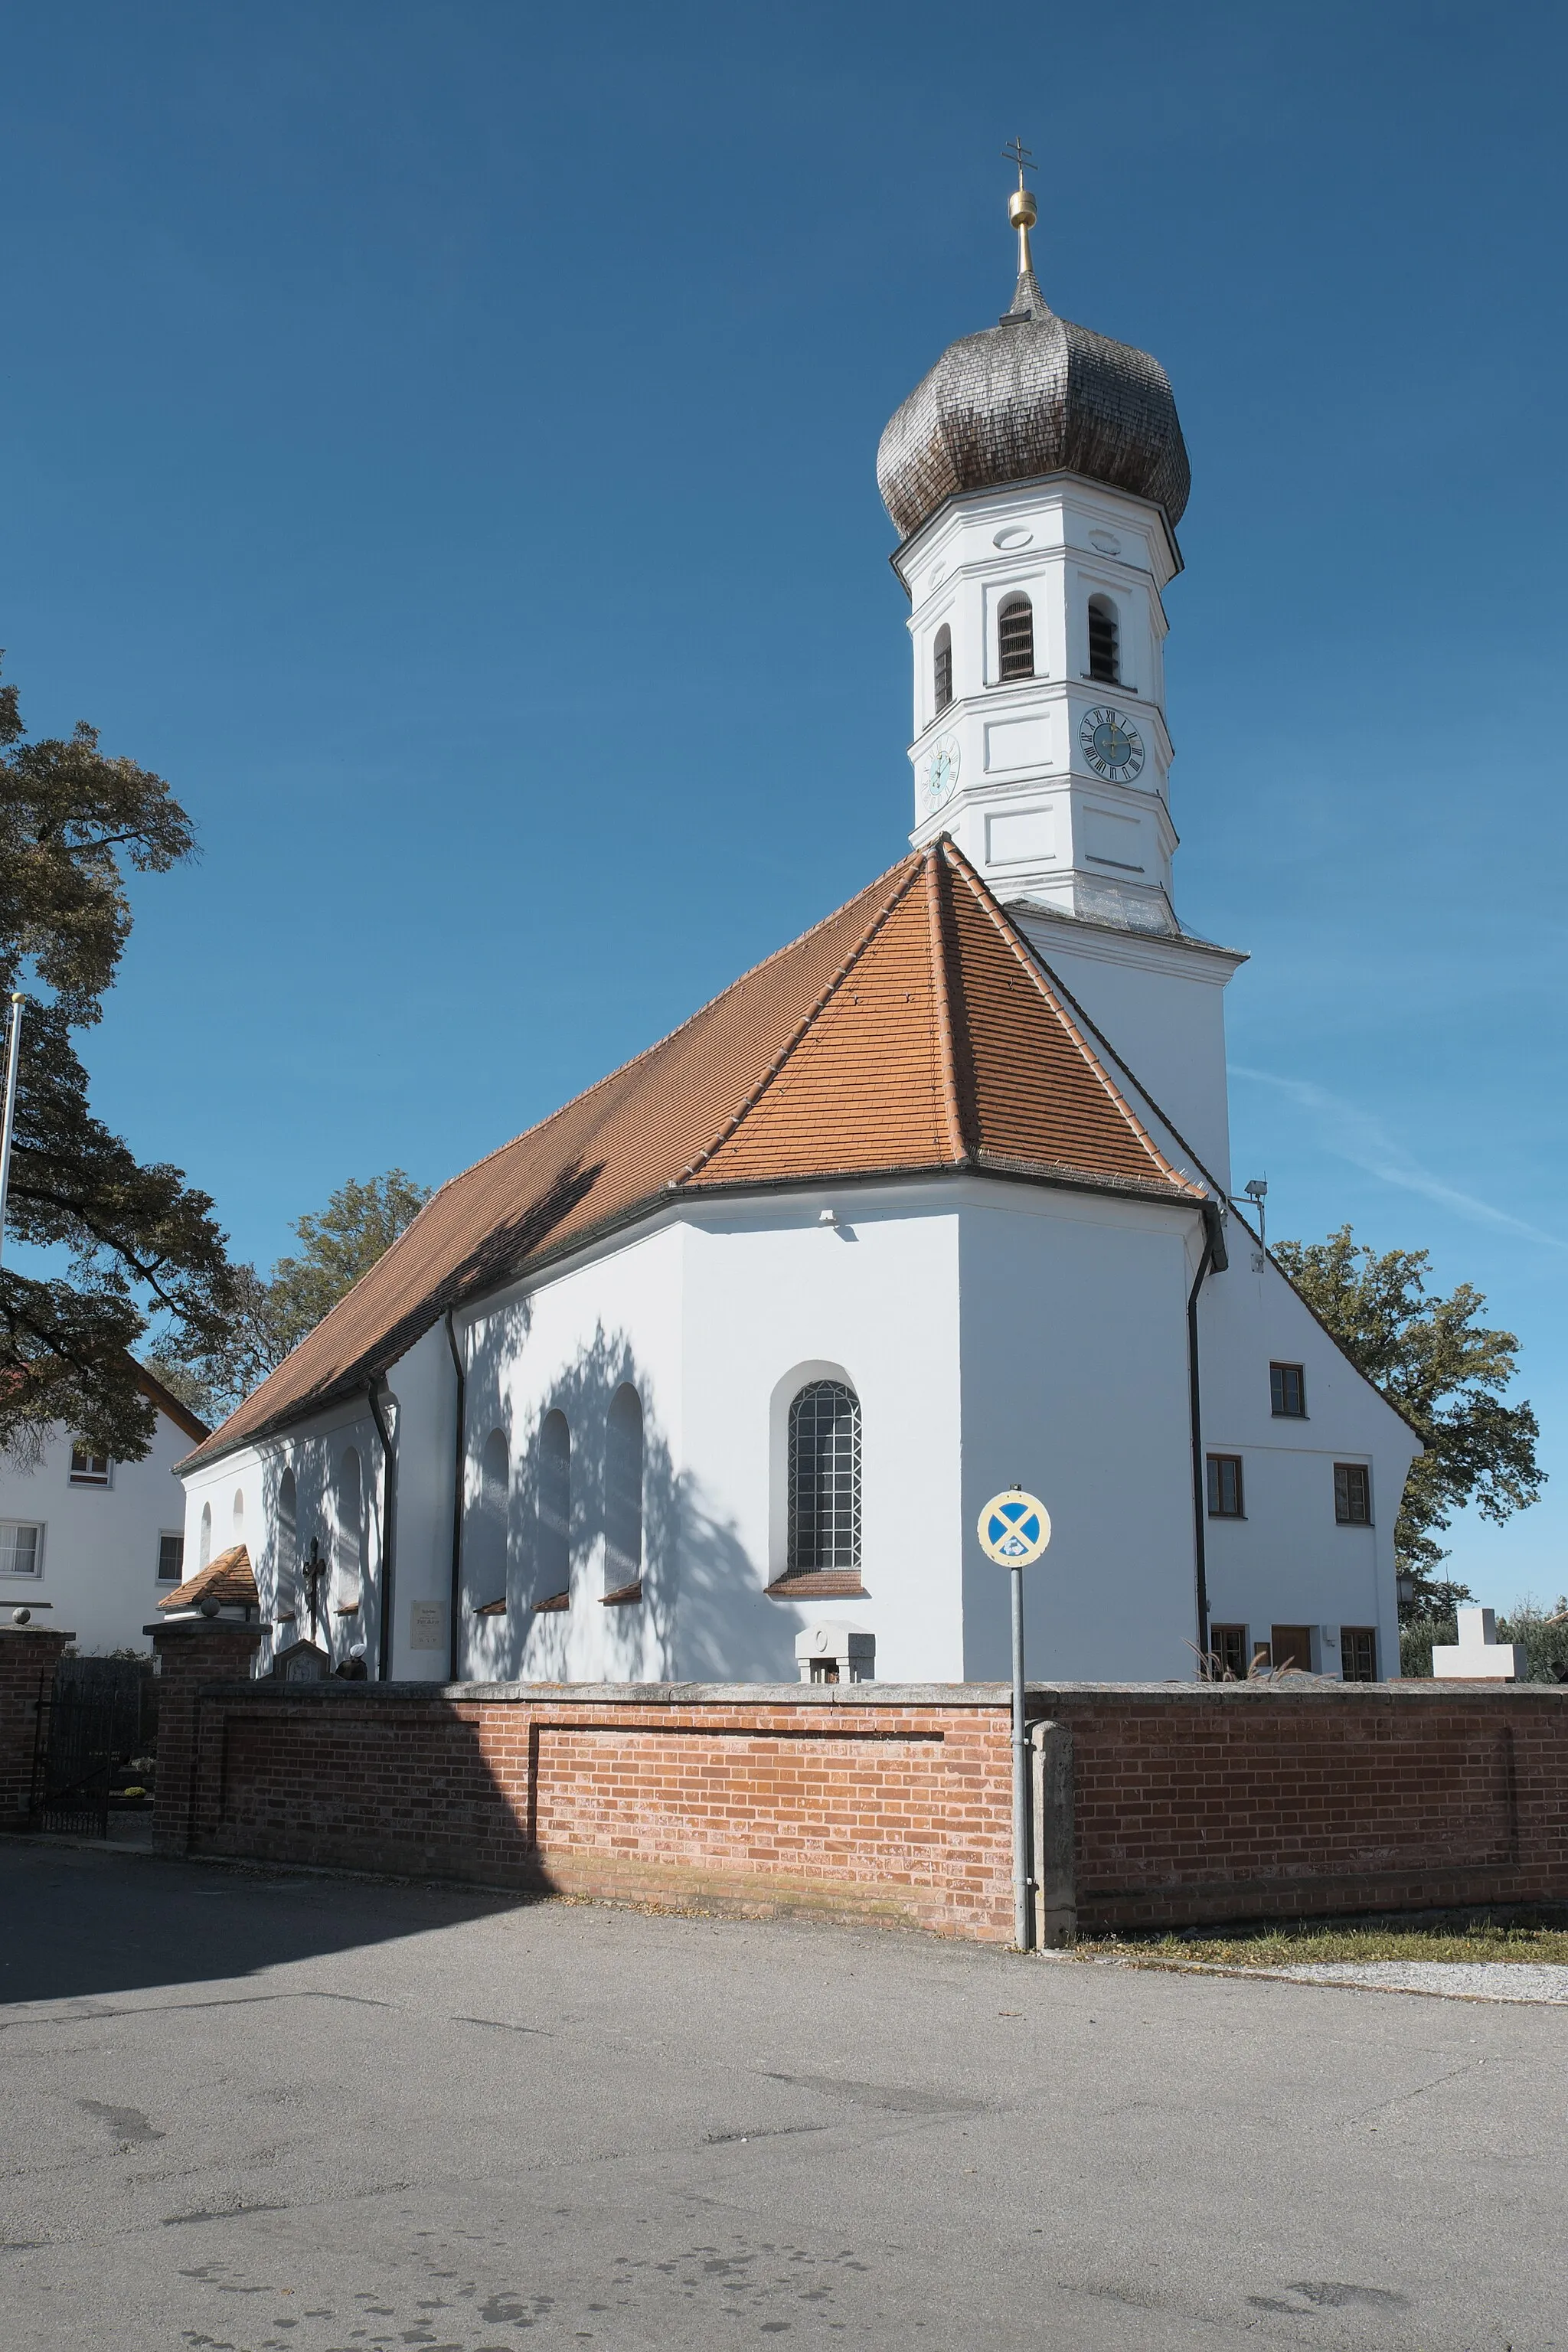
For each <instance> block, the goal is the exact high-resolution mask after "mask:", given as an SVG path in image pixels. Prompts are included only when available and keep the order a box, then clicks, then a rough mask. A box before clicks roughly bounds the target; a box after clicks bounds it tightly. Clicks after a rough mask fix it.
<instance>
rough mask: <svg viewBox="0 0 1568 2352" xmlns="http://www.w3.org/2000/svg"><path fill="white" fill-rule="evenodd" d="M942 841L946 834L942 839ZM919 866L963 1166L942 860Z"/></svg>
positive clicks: (956, 1151)
mask: <svg viewBox="0 0 1568 2352" xmlns="http://www.w3.org/2000/svg"><path fill="white" fill-rule="evenodd" d="M943 838H944V839H945V835H944V836H943ZM922 864H923V865H924V867H925V885H926V892H925V897H926V928H927V931H928V933H929V936H930V939H931V977H932V981H933V982H934V984H935V987H936V1011H937V1036H938V1039H939V1041H940V1045H941V1054H942V1097H943V1107H944V1108H945V1110H946V1113H947V1126H948V1137H949V1140H950V1141H951V1143H952V1157H953V1160H954V1163H955V1164H956V1165H958V1166H962V1165H963V1163H964V1161H965V1160H968V1159H969V1157H970V1150H969V1139H968V1137H967V1136H966V1135H965V1133H964V1131H963V1104H962V1102H961V1101H960V1098H959V1092H958V1066H957V1041H956V1039H955V1037H954V1035H953V1023H952V981H951V977H950V974H949V971H948V961H947V931H946V927H945V925H944V924H943V922H942V866H943V861H942V859H941V858H939V857H938V856H934V855H933V854H932V853H931V851H928V852H927V854H926V856H925V857H924V859H923V860H922Z"/></svg>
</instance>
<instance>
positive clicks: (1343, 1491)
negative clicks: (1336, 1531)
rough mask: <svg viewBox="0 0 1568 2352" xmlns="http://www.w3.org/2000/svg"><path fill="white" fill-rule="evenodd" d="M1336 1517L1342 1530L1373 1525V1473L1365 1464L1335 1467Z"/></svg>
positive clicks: (1338, 1464)
mask: <svg viewBox="0 0 1568 2352" xmlns="http://www.w3.org/2000/svg"><path fill="white" fill-rule="evenodd" d="M1334 1517H1335V1518H1336V1519H1338V1521H1339V1523H1340V1525H1341V1527H1342V1528H1370V1527H1371V1525H1372V1473H1371V1471H1370V1470H1369V1469H1368V1468H1367V1466H1366V1464H1365V1463H1364V1462H1336V1463H1335V1465H1334Z"/></svg>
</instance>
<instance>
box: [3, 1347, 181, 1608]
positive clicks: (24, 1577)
mask: <svg viewBox="0 0 1568 2352" xmlns="http://www.w3.org/2000/svg"><path fill="white" fill-rule="evenodd" d="M137 1384H138V1386H139V1387H140V1388H141V1390H142V1394H143V1396H145V1397H146V1398H147V1399H148V1400H149V1402H151V1403H152V1404H153V1407H154V1409H155V1412H156V1416H157V1418H156V1422H155V1424H154V1428H153V1443H152V1445H151V1447H150V1448H149V1450H148V1452H147V1454H145V1455H144V1456H143V1458H142V1460H141V1461H140V1462H117V1461H114V1460H113V1459H111V1458H110V1456H109V1455H108V1454H95V1453H93V1452H92V1451H91V1450H90V1448H89V1447H88V1446H86V1445H83V1444H81V1443H80V1442H79V1440H78V1439H76V1438H74V1437H73V1436H72V1435H71V1433H70V1432H69V1430H68V1429H66V1428H64V1427H60V1428H56V1429H54V1430H51V1431H50V1433H49V1435H48V1437H47V1441H46V1443H45V1446H44V1453H43V1459H42V1461H41V1462H40V1463H39V1464H38V1465H37V1468H36V1469H31V1470H23V1469H18V1468H16V1466H15V1465H13V1464H12V1463H10V1462H9V1461H7V1460H5V1459H4V1458H3V1457H0V1610H5V1611H10V1610H14V1609H22V1608H25V1609H27V1610H28V1611H30V1612H32V1613H33V1615H34V1616H35V1617H36V1619H37V1622H38V1623H39V1624H40V1625H48V1624H54V1625H59V1626H63V1627H65V1628H66V1629H67V1630H68V1631H69V1632H71V1633H75V1635H76V1645H77V1648H78V1649H79V1651H81V1652H84V1653H93V1654H100V1655H101V1654H104V1653H105V1652H107V1651H110V1650H142V1651H144V1650H146V1649H147V1647H148V1643H147V1641H146V1639H145V1635H144V1628H145V1626H146V1624H147V1622H148V1617H149V1614H150V1612H151V1611H152V1610H153V1608H154V1607H156V1605H157V1604H158V1602H159V1601H162V1600H163V1599H164V1598H165V1597H166V1596H167V1594H169V1593H170V1592H172V1591H174V1589H175V1588H176V1587H177V1586H178V1584H179V1582H180V1580H181V1577H182V1574H183V1572H184V1549H185V1535H184V1526H185V1498H184V1490H183V1489H182V1487H181V1485H180V1479H179V1473H178V1470H177V1468H176V1466H175V1465H177V1464H178V1463H179V1462H180V1461H181V1460H182V1459H183V1458H184V1456H185V1455H186V1454H189V1452H190V1450H191V1443H192V1440H193V1439H196V1440H200V1439H202V1438H204V1437H205V1435H206V1433H207V1430H206V1423H205V1422H203V1421H199V1420H198V1419H197V1418H196V1416H195V1413H193V1412H190V1411H189V1410H188V1409H187V1407H186V1406H184V1404H182V1403H181V1402H180V1400H179V1398H178V1397H176V1396H174V1395H172V1394H171V1393H170V1391H168V1390H167V1389H166V1388H165V1387H164V1386H163V1382H162V1381H159V1380H157V1379H155V1378H154V1377H153V1374H152V1373H151V1372H149V1371H148V1370H146V1368H145V1366H144V1365H138V1366H137Z"/></svg>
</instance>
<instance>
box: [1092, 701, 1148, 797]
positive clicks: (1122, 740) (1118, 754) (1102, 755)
mask: <svg viewBox="0 0 1568 2352" xmlns="http://www.w3.org/2000/svg"><path fill="white" fill-rule="evenodd" d="M1078 741H1079V751H1081V752H1082V753H1083V756H1084V758H1085V759H1086V760H1087V761H1089V766H1090V767H1091V768H1092V769H1093V770H1094V772H1095V774H1096V775H1097V776H1107V777H1109V778H1110V782H1112V783H1113V784H1130V783H1131V782H1132V780H1133V778H1134V777H1135V776H1137V775H1139V774H1140V773H1141V772H1142V767H1143V738H1142V735H1140V734H1139V732H1138V730H1137V729H1136V727H1134V726H1133V724H1132V721H1131V719H1129V718H1128V716H1127V714H1126V712H1125V711H1124V710H1112V709H1111V708H1110V705H1109V703H1102V704H1101V705H1100V708H1099V709H1097V710H1086V711H1085V712H1084V715H1083V720H1082V724H1081V725H1080V726H1079V730H1078Z"/></svg>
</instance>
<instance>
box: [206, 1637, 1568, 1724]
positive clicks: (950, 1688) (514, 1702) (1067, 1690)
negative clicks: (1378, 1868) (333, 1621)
mask: <svg viewBox="0 0 1568 2352" xmlns="http://www.w3.org/2000/svg"><path fill="white" fill-rule="evenodd" d="M203 1622H204V1623H205V1626H206V1628H207V1630H209V1631H210V1630H211V1628H212V1624H213V1622H214V1621H213V1620H211V1619H207V1620H204V1621H203ZM239 1630H241V1629H239V1628H238V1627H237V1628H236V1631H239ZM247 1630H254V1629H247ZM1027 1688H1028V1703H1029V1710H1030V1712H1031V1713H1032V1714H1038V1713H1039V1712H1040V1711H1041V1710H1042V1709H1047V1710H1048V1708H1049V1707H1050V1706H1051V1705H1052V1704H1053V1702H1058V1701H1059V1702H1062V1703H1066V1704H1071V1703H1072V1702H1074V1701H1080V1700H1084V1699H1094V1698H1117V1699H1123V1700H1134V1701H1135V1700H1139V1699H1143V1700H1151V1699H1158V1700H1160V1701H1162V1702H1174V1703H1175V1704H1177V1705H1180V1706H1269V1705H1274V1706H1278V1705H1279V1703H1280V1702H1281V1701H1288V1702H1290V1703H1292V1704H1297V1705H1301V1704H1304V1705H1308V1706H1365V1705H1366V1704H1367V1703H1368V1702H1369V1701H1375V1702H1376V1703H1378V1704H1380V1705H1382V1706H1406V1705H1409V1706H1424V1705H1430V1704H1431V1703H1433V1702H1434V1701H1436V1700H1451V1699H1454V1698H1456V1697H1459V1698H1466V1699H1476V1700H1478V1701H1479V1702H1481V1703H1482V1704H1484V1705H1487V1706H1517V1705H1518V1704H1519V1703H1520V1702H1521V1700H1527V1701H1530V1702H1532V1703H1537V1704H1542V1705H1545V1706H1568V1685H1564V1686H1563V1687H1559V1686H1558V1685H1555V1684H1552V1683H1494V1682H1469V1681H1458V1682H1436V1681H1426V1680H1421V1681H1416V1680H1414V1679H1412V1680H1410V1681H1407V1682H1391V1683H1340V1682H1329V1681H1320V1680H1318V1679H1316V1678H1315V1677H1310V1676H1308V1675H1300V1676H1296V1675H1292V1676H1291V1677H1290V1679H1289V1681H1288V1682H1284V1683H1198V1682H1192V1683H1090V1682H1082V1683H1030V1684H1029V1685H1028V1686H1027ZM201 1689H202V1693H203V1696H208V1695H211V1696H218V1695H219V1694H221V1695H222V1696H225V1697H234V1698H246V1699H249V1700H258V1699H259V1700H262V1701H264V1702H267V1703H277V1704H281V1703H283V1702H284V1701H288V1702H289V1703H292V1702H293V1701H295V1700H300V1699H303V1700H305V1701H307V1702H308V1703H309V1704H310V1705H325V1706H336V1705H339V1704H341V1703H344V1702H353V1701H355V1700H357V1701H359V1702H360V1703H362V1704H363V1702H364V1701H365V1700H366V1699H370V1698H374V1699H376V1700H378V1701H379V1702H380V1703H381V1704H382V1705H384V1706H387V1705H391V1706H420V1705H426V1704H428V1703H429V1701H431V1700H432V1699H440V1700H444V1701H445V1702H447V1704H448V1705H451V1704H455V1703H458V1702H463V1703H467V1704H468V1705H475V1704H480V1705H484V1706H616V1707H637V1706H650V1707H652V1706H659V1707H665V1706H756V1707H764V1706H765V1707H779V1706H799V1707H838V1708H847V1709H850V1710H853V1709H856V1708H865V1707H875V1708H879V1709H889V1708H899V1707H952V1708H964V1707H967V1708H969V1709H971V1710H974V1709H978V1708H985V1709H995V1708H1003V1709H1007V1708H1010V1706H1011V1686H1010V1685H1008V1684H1006V1683H875V1682H872V1683H392V1682H388V1683H376V1682H345V1681H340V1680H337V1679H335V1678H332V1677H328V1678H326V1679H324V1680H322V1681H321V1682H285V1681H282V1680H279V1679H275V1678H274V1677H273V1676H271V1675H262V1676H259V1677H256V1678H254V1679H251V1680H249V1681H245V1682H219V1681H214V1682H211V1683H205V1684H203V1685H201Z"/></svg>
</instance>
